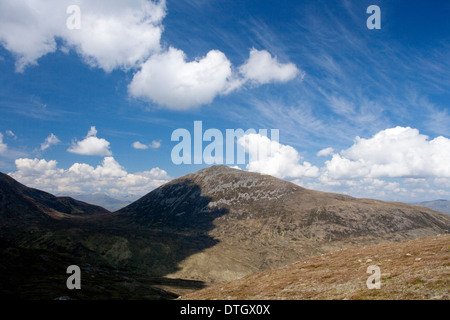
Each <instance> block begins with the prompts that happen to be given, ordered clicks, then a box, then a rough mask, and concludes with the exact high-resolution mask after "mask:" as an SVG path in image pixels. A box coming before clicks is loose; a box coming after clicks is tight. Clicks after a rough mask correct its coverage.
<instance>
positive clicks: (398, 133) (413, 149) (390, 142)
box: [326, 127, 450, 179]
mask: <svg viewBox="0 0 450 320" xmlns="http://www.w3.org/2000/svg"><path fill="white" fill-rule="evenodd" d="M448 159H450V139H448V138H445V137H442V136H440V137H437V138H435V139H433V140H430V139H429V137H427V136H425V135H422V134H420V133H419V131H418V130H417V129H412V128H410V127H406V128H404V127H396V128H391V129H386V130H383V131H380V132H379V133H377V134H376V135H374V136H373V137H372V138H370V139H362V138H360V137H357V138H356V141H355V143H354V145H353V146H352V147H350V148H349V149H347V150H343V151H341V152H340V154H334V155H333V158H332V159H331V160H329V161H327V162H326V171H327V174H328V175H329V177H331V178H333V179H353V178H361V177H371V178H382V177H384V178H410V177H415V178H421V177H450V164H449V161H448Z"/></svg>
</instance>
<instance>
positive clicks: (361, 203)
mask: <svg viewBox="0 0 450 320" xmlns="http://www.w3.org/2000/svg"><path fill="white" fill-rule="evenodd" d="M205 199H207V201H205ZM224 211H226V212H227V213H226V214H221V213H223V212H224ZM117 217H118V218H120V221H121V223H124V224H126V223H128V224H132V223H137V224H139V225H140V226H147V227H150V228H153V227H160V228H165V229H166V230H173V231H178V232H180V231H186V232H196V233H198V232H201V233H202V234H205V235H208V237H211V238H212V239H215V241H217V244H216V245H214V246H212V247H208V248H207V249H206V250H203V251H201V252H198V253H196V254H194V255H192V256H190V257H188V259H186V260H184V261H182V263H181V264H180V268H181V270H180V271H179V272H176V273H173V274H171V275H170V276H174V277H181V278H188V279H196V280H203V281H207V282H217V281H218V282H222V281H229V280H232V279H235V278H237V277H240V276H243V275H246V274H249V273H252V272H256V271H261V270H266V269H271V268H275V267H278V266H281V265H284V264H286V263H291V262H294V261H297V260H299V259H302V258H305V257H308V256H312V255H317V254H321V253H324V252H329V251H331V250H336V249H340V248H344V247H349V246H359V245H367V244H374V243H380V242H387V241H401V240H407V239H414V238H417V237H423V236H431V235H436V234H438V233H445V232H448V231H449V230H450V218H449V217H448V216H445V215H443V214H441V213H437V212H434V211H432V210H429V209H426V208H420V207H416V206H413V205H407V204H403V203H389V202H383V201H377V200H370V199H356V198H352V197H349V196H344V195H339V194H331V193H324V192H317V191H312V190H307V189H304V188H302V187H299V186H297V185H295V184H292V183H289V182H286V181H283V180H280V179H276V178H274V177H271V176H267V175H261V174H258V173H251V172H245V171H241V170H236V169H232V168H229V167H227V166H213V167H209V168H206V169H203V170H200V171H198V172H196V173H193V174H189V175H186V176H184V177H181V178H179V179H175V180H173V181H171V182H169V183H167V184H166V185H164V186H162V187H160V188H158V189H156V190H154V191H152V192H150V193H149V194H147V195H146V196H144V197H143V198H141V199H139V200H137V201H136V202H134V203H133V204H131V205H129V206H127V207H125V208H124V209H122V210H120V211H119V212H118V213H117ZM205 219H206V221H208V224H209V223H210V219H213V221H212V223H213V225H214V227H213V228H210V229H208V231H205V228H203V221H204V220H205Z"/></svg>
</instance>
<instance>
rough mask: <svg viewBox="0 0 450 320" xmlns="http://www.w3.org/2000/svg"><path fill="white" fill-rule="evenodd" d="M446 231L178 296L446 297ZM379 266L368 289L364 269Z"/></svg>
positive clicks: (449, 275) (449, 281)
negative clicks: (376, 283)
mask: <svg viewBox="0 0 450 320" xmlns="http://www.w3.org/2000/svg"><path fill="white" fill-rule="evenodd" d="M449 243H450V235H441V236H435V237H426V238H420V239H416V240H410V241H405V242H399V243H385V244H380V245H375V246H368V247H358V248H349V249H345V250H339V251H335V252H332V253H328V254H325V255H321V256H316V257H311V258H308V259H305V260H303V261H299V262H296V263H293V264H290V265H286V266H284V267H281V268H277V269H273V270H268V271H264V272H261V273H255V274H251V275H248V276H246V277H243V278H241V279H238V280H234V281H231V282H229V283H225V284H220V285H217V286H213V287H209V288H206V289H202V290H199V291H196V292H193V293H191V294H187V295H185V296H183V297H182V298H183V299H186V300H214V299H218V300H227V299H228V300H235V299H236V300H243V299H252V300H267V299H292V300H304V299H320V300H323V299H339V300H342V299H388V300H392V299H404V300H412V299H419V300H423V299H444V300H448V299H450V293H449V288H450V272H449V267H450V262H449V259H450V249H449V246H448V245H449ZM371 265H376V266H378V267H379V268H380V280H381V282H380V289H372V290H369V289H368V288H367V285H366V281H367V280H368V277H369V276H370V275H371V274H372V273H367V268H368V267H369V266H371Z"/></svg>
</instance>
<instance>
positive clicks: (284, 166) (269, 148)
mask: <svg viewBox="0 0 450 320" xmlns="http://www.w3.org/2000/svg"><path fill="white" fill-rule="evenodd" d="M237 142H238V144H239V145H241V146H242V147H244V149H245V151H246V153H248V154H249V163H248V165H247V170H249V171H253V172H259V173H263V174H269V175H272V176H275V177H277V178H281V179H284V178H299V177H317V176H318V175H319V168H317V167H315V166H313V165H311V163H309V162H306V161H305V162H303V163H301V160H302V157H301V156H300V154H299V153H298V152H297V150H295V149H294V148H293V147H291V146H288V145H283V144H280V143H279V142H277V141H272V140H270V139H269V138H268V137H266V136H263V135H261V134H256V133H250V134H246V135H243V136H242V137H240V138H239V139H238V141H237Z"/></svg>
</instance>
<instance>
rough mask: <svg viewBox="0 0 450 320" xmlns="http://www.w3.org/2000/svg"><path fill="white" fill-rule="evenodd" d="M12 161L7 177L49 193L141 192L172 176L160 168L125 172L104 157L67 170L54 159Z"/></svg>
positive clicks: (115, 162)
mask: <svg viewBox="0 0 450 320" xmlns="http://www.w3.org/2000/svg"><path fill="white" fill-rule="evenodd" d="M15 164H16V167H17V170H16V171H15V172H12V173H10V174H9V175H10V176H12V177H13V178H14V179H17V180H18V181H20V182H21V183H23V184H25V185H27V186H30V187H34V188H38V189H41V190H45V191H47V192H52V193H61V192H66V193H74V192H83V193H94V192H104V193H107V194H117V195H126V194H134V195H143V194H146V193H147V192H150V191H151V190H153V189H155V188H156V187H158V186H160V185H162V184H164V183H166V182H168V181H169V180H170V179H171V177H169V175H168V174H167V172H166V171H164V170H162V169H160V168H152V169H151V170H149V171H144V172H138V173H128V172H127V171H126V170H125V169H124V168H123V167H122V166H121V165H120V164H119V163H118V162H117V161H116V160H115V159H114V158H113V157H105V158H104V159H103V161H102V163H101V164H100V165H98V166H97V167H93V166H91V165H88V164H85V163H75V164H73V165H72V166H71V167H70V168H69V169H67V170H65V169H60V168H58V167H57V164H58V163H57V162H56V161H55V160H50V161H46V160H44V159H27V158H21V159H17V160H16V161H15Z"/></svg>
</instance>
